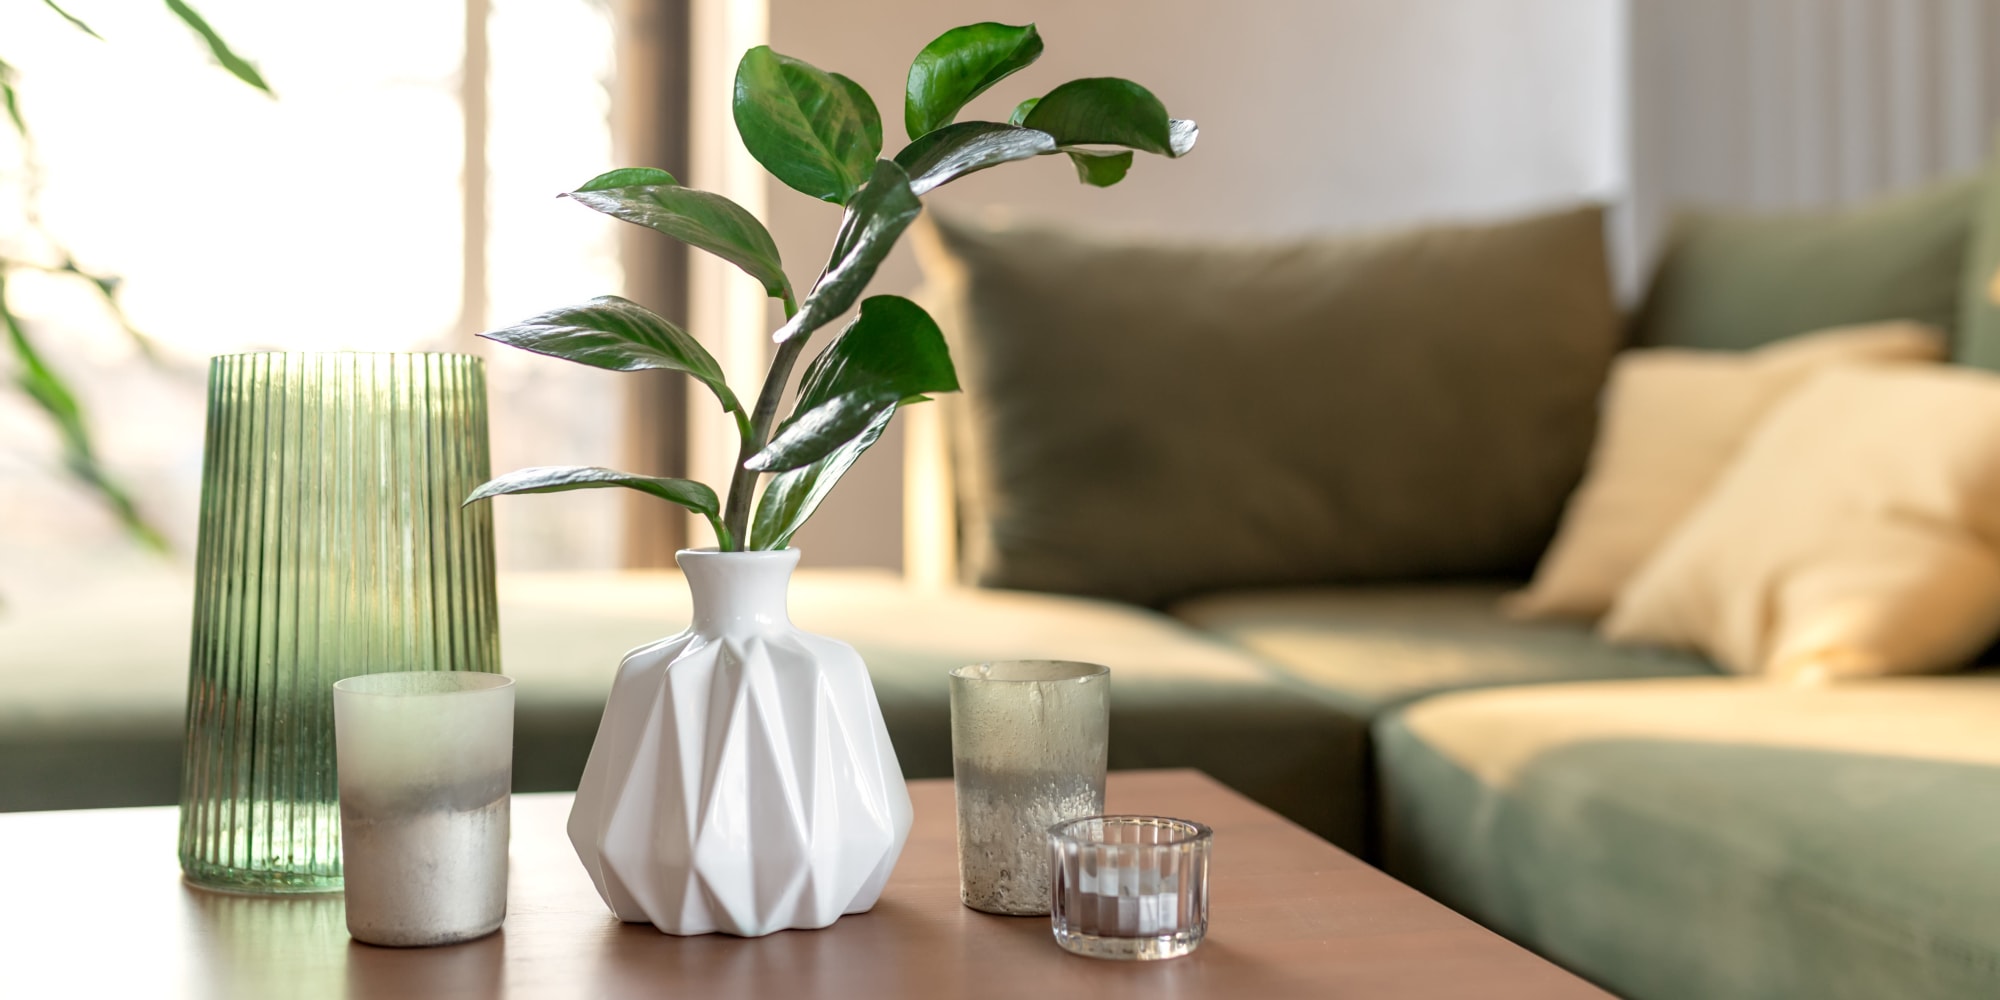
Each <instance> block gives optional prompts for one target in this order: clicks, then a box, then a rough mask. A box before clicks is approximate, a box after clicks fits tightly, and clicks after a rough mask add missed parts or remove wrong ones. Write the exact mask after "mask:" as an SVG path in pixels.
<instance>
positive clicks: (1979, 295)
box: [1952, 149, 2000, 371]
mask: <svg viewBox="0 0 2000 1000" xmlns="http://www.w3.org/2000/svg"><path fill="white" fill-rule="evenodd" d="M1987 174H1988V175H1989V176H1991V177H2000V149H1996V150H1995V152H1994V154H1993V162H1992V165H1991V166H1989V167H1988V169H1987ZM1962 287H1963V289H1964V290H1963V292H1962V293H1961V294H1960V297H1959V313H1958V336H1957V337H1956V338H1954V339H1953V347H1952V360H1954V361H1957V362H1959V363H1961V364H1968V365H1973V366H1976V367H1979V368H1984V369H1987V370H1988V371H2000V303H1996V302H1995V301H1994V297H1995V295H1996V293H2000V183H1994V184H1987V185H1986V186H1985V187H1984V188H1982V189H1981V191H1980V193H1979V203H1978V206H1977V207H1976V208H1974V209H1973V214H1972V238H1971V240H1970V241H1969V242H1968V246H1967V247H1966V251H1965V283H1964V285H1963V286H1962Z"/></svg>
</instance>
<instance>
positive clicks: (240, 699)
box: [180, 353, 500, 892]
mask: <svg viewBox="0 0 2000 1000" xmlns="http://www.w3.org/2000/svg"><path fill="white" fill-rule="evenodd" d="M487 478H488V457H487V437H486V380H485V374H484V370H483V368H482V365H481V362H480V360H479V359H478V358H474V357H470V356H465V355H455V354H349V353H338V354H275V353H273V354H237V355H229V356H225V357H219V358H216V359H214V361H213V362H211V363H210V365H209V375H208V435H207V445H206V451H205V453H204V456H203V460H202V487H201V526H200V541H199V544H198V547H197V550H196V555H195V604H194V643H193V649H192V651H191V653H190V657H189V668H188V705H187V735H186V746H185V750H184V754H185V757H184V762H183V765H184V766H183V771H182V776H181V835H180V856H181V870H182V871H183V872H185V873H186V875H187V877H188V879H189V881H191V882H194V883H196V884H198V885H203V886H209V887H212V888H220V889H228V890H233V891H237V892H322V891H328V890H334V889H338V888H340V885H341V878H340V808H339V800H338V787H339V785H338V780H337V778H336V775H335V770H334V739H333V682H334V681H337V680H339V679H341V678H343V677H349V676H353V675H355V674H368V673H381V672H385V671H408V670H481V671H498V670H499V669H500V654H499V636H498V627H497V613H496V609H495V601H494V591H493V521H492V513H491V509H490V507H491V505H489V504H475V505H473V506H471V507H462V506H460V504H461V503H462V501H464V499H465V497H466V495H467V494H469V493H471V492H472V490H473V489H474V488H475V487H477V486H478V485H479V484H480V483H482V482H484V481H486V479H487Z"/></svg>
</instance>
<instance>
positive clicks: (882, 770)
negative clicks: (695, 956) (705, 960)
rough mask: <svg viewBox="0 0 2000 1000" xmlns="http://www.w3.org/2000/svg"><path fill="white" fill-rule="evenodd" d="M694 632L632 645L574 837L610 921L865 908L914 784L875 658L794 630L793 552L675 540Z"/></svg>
mask: <svg viewBox="0 0 2000 1000" xmlns="http://www.w3.org/2000/svg"><path fill="white" fill-rule="evenodd" d="M677 558H678V561H679V562H680V564H681V569H682V571H683V572H684V573H685V574H686V575H687V582H688V588H689V590H690V594H691V596H692V598H693V602H694V622H693V624H692V625H690V626H689V628H688V630H687V631H685V632H683V633H681V634H680V635H677V636H674V637H672V638H670V639H663V640H661V641H660V642H657V643H654V644H652V645H650V646H641V647H639V648H638V649H635V650H633V651H632V652H630V653H628V654H626V656H625V660H624V662H623V663H621V664H619V667H618V675H617V678H616V679H615V680H614V681H613V682H612V687H611V700H610V702H609V703H608V704H607V705H606V706H605V708H604V719H603V722H602V723H600V724H599V726H598V730H597V742H596V743H595V744H594V745H592V747H591V749H590V762H589V764H587V765H586V766H585V767H584V771H583V782H582V786H581V787H580V788H578V789H577V793H576V805H575V807H574V808H573V809H572V810H571V811H570V814H569V837H570V842H571V843H572V844H574V845H575V847H576V852H577V856H578V857H580V858H581V859H582V860H583V866H584V867H585V868H586V869H588V870H589V872H590V878H591V881H592V882H595V883H596V885H597V892H598V894H599V895H600V896H602V897H604V902H605V904H606V905H608V906H610V907H611V909H612V911H613V912H615V913H617V915H618V919H620V920H624V921H629V922H633V923H638V922H649V923H651V924H652V925H653V926H654V927H657V928H659V929H660V930H661V931H664V932H665V933H668V934H708V933H712V932H715V931H721V932H722V933H725V934H738V935H742V936H745V937H755V936H758V935H763V934H769V933H771V932H773V931H779V930H785V929H787V928H794V927H796V928H817V927H825V926H827V925H828V924H831V923H833V922H834V921H835V920H838V919H840V917H841V915H842V914H846V913H860V912H863V911H865V910H867V909H868V908H870V907H872V906H874V905H875V900H876V899H877V898H878V897H880V896H881V894H882V886H883V883H885V882H887V881H888V880H889V872H890V870H891V869H893V868H894V867H895V865H896V858H897V857H898V856H899V855H901V854H902V851H903V842H904V840H906V839H907V838H908V837H909V833H910V818H911V811H910V793H909V790H908V789H907V788H906V787H904V785H903V772H902V770H901V768H900V767H899V766H898V765H897V763H896V751H895V748H894V747H892V746H890V744H889V731H888V728H887V727H886V726H884V725H883V722H882V709H881V707H880V706H879V705H878V704H877V703H876V701H875V689H874V686H873V685H872V684H871V683H870V682H869V679H868V668H867V667H866V666H864V665H863V664H862V662H861V656H860V654H858V653H856V652H855V651H854V648H853V647H852V646H849V645H847V644H846V643H844V642H837V641H835V640H832V639H827V638H824V637H821V636H816V635H811V634H809V633H806V632H801V631H799V630H798V629H796V628H793V627H792V623H791V621H790V619H789V618H787V617H786V613H785V590H786V586H787V584H788V583H789V582H790V580H791V574H792V568H793V567H794V566H796V565H798V561H799V553H798V550H796V549H786V550H784V551H782V552H716V551H683V552H681V553H680V554H679V556H678V557H677Z"/></svg>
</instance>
